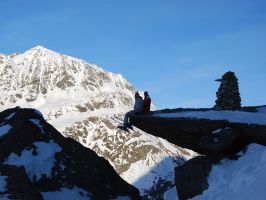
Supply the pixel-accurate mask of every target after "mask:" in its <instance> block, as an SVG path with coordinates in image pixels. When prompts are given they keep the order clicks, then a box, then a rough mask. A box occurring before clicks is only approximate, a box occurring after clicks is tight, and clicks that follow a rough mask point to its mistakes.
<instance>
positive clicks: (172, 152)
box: [0, 46, 195, 192]
mask: <svg viewBox="0 0 266 200" xmlns="http://www.w3.org/2000/svg"><path fill="white" fill-rule="evenodd" d="M0 92H1V96H0V104H1V110H4V109H7V108H10V107H14V106H21V107H32V108H36V109H38V110H40V111H41V112H42V113H43V114H44V116H45V118H46V120H48V122H49V123H51V124H52V125H53V126H54V127H56V128H57V129H58V130H59V131H60V132H62V133H63V134H64V135H65V136H69V137H72V138H74V139H75V140H77V141H79V142H80V143H81V144H83V145H84V146H86V147H89V148H91V149H93V150H94V151H95V152H96V153H97V154H98V155H101V156H103V157H105V158H106V159H108V160H109V162H110V163H111V165H113V166H114V167H115V169H116V171H117V172H118V173H119V174H120V175H121V176H122V177H123V178H124V179H125V180H127V181H128V182H129V183H132V184H135V185H136V186H138V187H139V188H140V189H142V192H143V191H144V189H149V188H150V187H151V186H152V185H153V183H154V181H155V182H156V181H157V180H159V178H160V177H161V175H160V174H161V173H162V172H163V173H162V174H163V175H162V177H163V178H166V179H167V180H168V181H172V182H173V180H174V178H173V168H174V166H176V164H178V163H181V162H183V161H184V160H186V159H189V158H191V157H193V156H194V155H195V154H194V153H193V152H192V151H188V150H184V149H181V148H178V147H176V146H174V145H172V144H170V143H168V142H166V141H165V140H162V139H158V138H156V137H153V136H150V135H147V134H146V133H144V132H142V131H140V130H137V129H136V131H132V132H131V133H130V134H128V133H125V132H123V131H121V130H118V129H117V128H116V126H117V125H118V123H119V122H117V119H116V120H114V114H115V115H116V116H118V117H120V118H122V117H123V115H124V113H125V112H127V111H128V110H131V109H132V107H133V103H134V98H133V94H134V88H133V86H132V85H131V84H130V83H128V82H127V81H126V79H125V78H123V77H122V76H121V75H119V74H113V73H111V72H106V71H104V70H103V69H101V68H99V67H98V66H96V65H93V64H89V63H87V62H85V61H83V60H80V59H76V58H73V57H70V56H66V55H63V54H59V53H56V52H54V51H51V50H48V49H46V48H44V47H42V46H37V47H34V48H32V49H30V50H28V51H26V52H24V53H22V54H19V53H16V54H12V55H3V54H1V55H0ZM118 121H119V120H118ZM6 128H8V127H6ZM136 169H138V170H136ZM144 174H145V175H146V174H148V175H147V176H146V178H145V181H143V178H141V177H142V176H143V175H144Z"/></svg>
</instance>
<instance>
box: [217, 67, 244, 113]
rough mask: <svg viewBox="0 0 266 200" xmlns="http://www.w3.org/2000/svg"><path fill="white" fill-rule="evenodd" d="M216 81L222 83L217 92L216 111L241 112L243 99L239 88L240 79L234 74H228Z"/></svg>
mask: <svg viewBox="0 0 266 200" xmlns="http://www.w3.org/2000/svg"><path fill="white" fill-rule="evenodd" d="M215 81H219V82H221V85H220V87H219V89H218V91H217V92H216V96H217V99H216V101H215V103H216V105H215V106H214V110H241V98H240V93H239V87H238V79H237V78H236V76H235V73H234V72H230V71H229V72H226V73H225V74H224V75H223V77H222V79H217V80H215Z"/></svg>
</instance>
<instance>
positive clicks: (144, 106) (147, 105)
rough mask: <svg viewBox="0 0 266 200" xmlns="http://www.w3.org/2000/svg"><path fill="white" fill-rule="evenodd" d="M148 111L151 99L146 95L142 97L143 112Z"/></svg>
mask: <svg viewBox="0 0 266 200" xmlns="http://www.w3.org/2000/svg"><path fill="white" fill-rule="evenodd" d="M150 109H151V98H150V96H149V95H148V96H145V97H144V105H143V112H149V111H150Z"/></svg>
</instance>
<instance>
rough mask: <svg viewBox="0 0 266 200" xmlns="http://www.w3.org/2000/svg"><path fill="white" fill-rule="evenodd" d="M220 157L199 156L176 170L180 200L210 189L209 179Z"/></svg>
mask: <svg viewBox="0 0 266 200" xmlns="http://www.w3.org/2000/svg"><path fill="white" fill-rule="evenodd" d="M220 159H221V158H220V157H208V156H198V157H196V158H194V159H191V160H189V161H187V162H186V163H185V164H184V165H181V166H178V167H176V168H175V183H176V188H177V191H178V198H179V200H185V199H189V198H192V197H194V196H197V195H199V194H202V192H203V191H204V190H206V189H207V188H208V187H209V184H208V181H207V177H208V175H209V172H210V171H211V169H212V165H213V164H214V163H216V162H218V161H219V160H220Z"/></svg>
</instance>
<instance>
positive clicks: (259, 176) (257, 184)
mask: <svg viewBox="0 0 266 200" xmlns="http://www.w3.org/2000/svg"><path fill="white" fill-rule="evenodd" d="M239 155H241V156H242V157H240V158H239V159H238V160H237V161H235V160H223V161H221V164H219V165H217V166H214V167H213V168H212V170H211V172H210V174H209V177H208V183H209V188H208V189H207V190H205V191H204V192H203V194H202V195H199V196H196V197H194V198H193V199H195V200H203V199H204V200H213V199H216V200H224V199H234V200H250V199H254V200H260V199H261V200H262V199H265V196H266V190H265V184H266V148H265V146H261V145H258V144H251V145H249V146H248V150H247V152H246V153H245V154H244V155H243V153H239Z"/></svg>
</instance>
